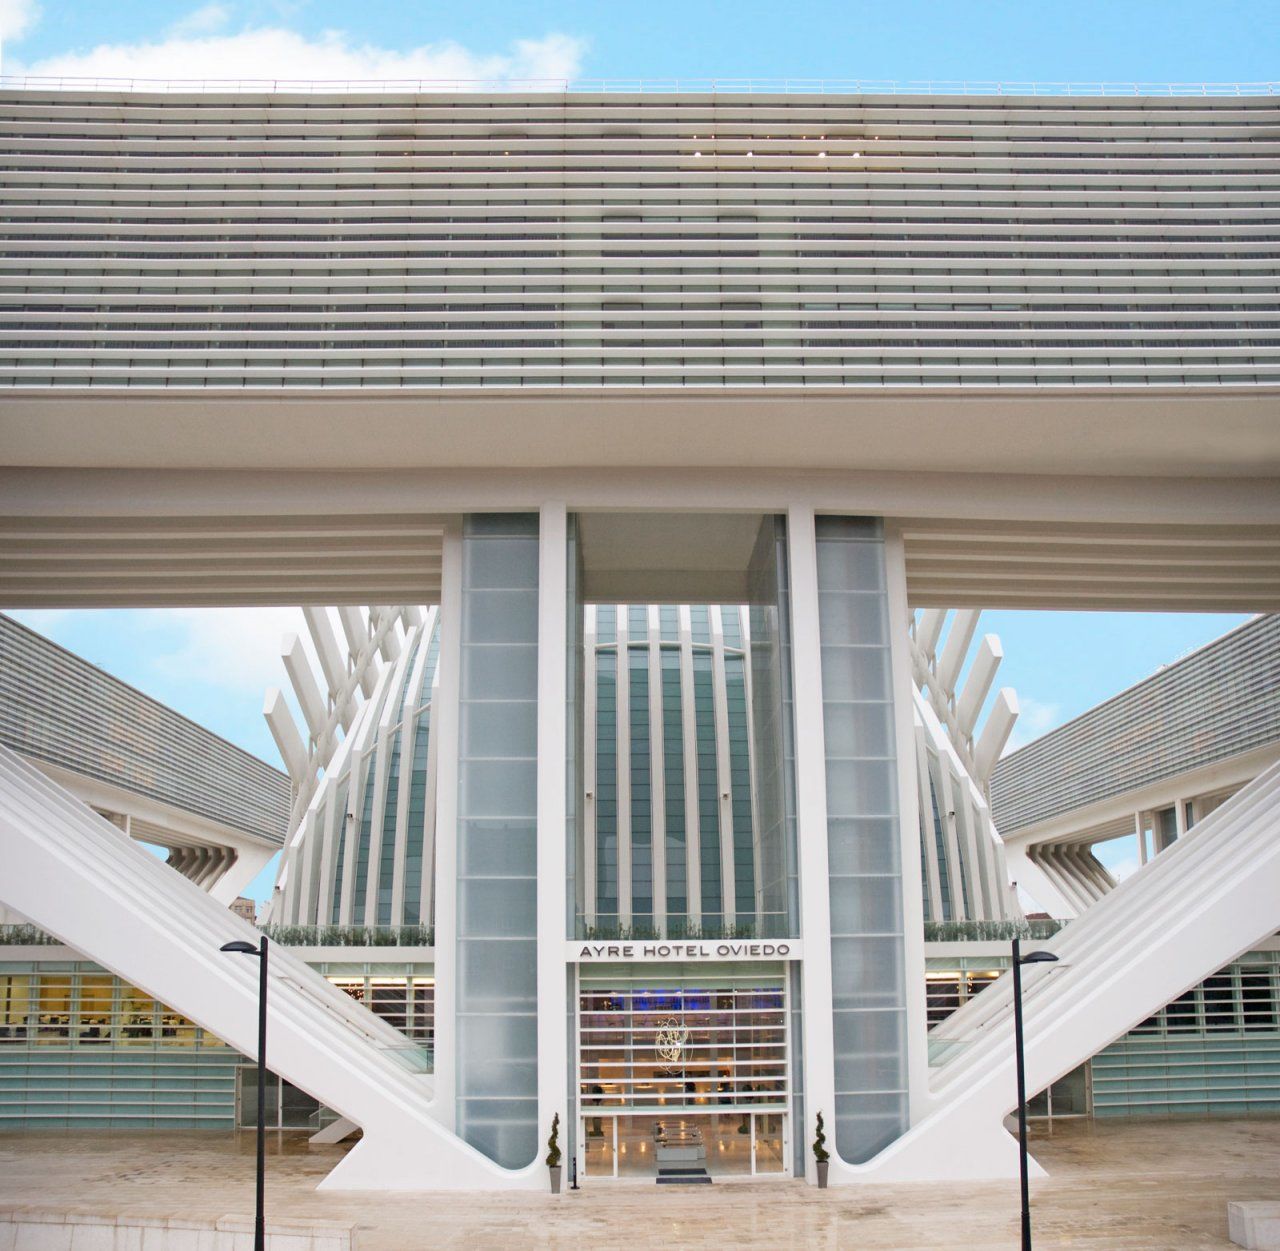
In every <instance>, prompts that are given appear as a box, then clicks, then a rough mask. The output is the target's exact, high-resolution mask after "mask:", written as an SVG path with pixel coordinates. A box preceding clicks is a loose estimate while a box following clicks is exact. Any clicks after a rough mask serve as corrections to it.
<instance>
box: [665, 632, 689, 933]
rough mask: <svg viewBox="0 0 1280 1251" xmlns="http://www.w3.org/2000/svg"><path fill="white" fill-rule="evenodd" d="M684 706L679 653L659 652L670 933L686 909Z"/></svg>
mask: <svg viewBox="0 0 1280 1251" xmlns="http://www.w3.org/2000/svg"><path fill="white" fill-rule="evenodd" d="M683 713H684V709H683V702H682V699H681V694H680V653H679V652H678V651H676V650H675V649H674V648H673V649H665V650H664V651H663V652H662V762H663V802H664V805H665V809H666V811H665V817H666V820H665V826H666V839H667V921H668V929H667V932H668V933H669V934H676V933H679V932H680V931H681V930H682V929H683V928H684V927H685V925H686V924H687V921H688V917H687V913H688V910H689V870H688V862H687V859H686V857H687V851H688V835H687V832H686V830H685V806H684V805H685V786H684V715H683Z"/></svg>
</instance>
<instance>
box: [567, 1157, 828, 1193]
mask: <svg viewBox="0 0 1280 1251" xmlns="http://www.w3.org/2000/svg"><path fill="white" fill-rule="evenodd" d="M547 1172H548V1173H550V1174H551V1193H552V1194H553V1195H558V1194H559V1193H560V1174H561V1173H563V1172H564V1169H563V1168H562V1167H561V1166H560V1165H559V1164H557V1165H555V1166H554V1167H552V1168H549V1169H547ZM823 1185H826V1181H825V1179H824V1181H823Z"/></svg>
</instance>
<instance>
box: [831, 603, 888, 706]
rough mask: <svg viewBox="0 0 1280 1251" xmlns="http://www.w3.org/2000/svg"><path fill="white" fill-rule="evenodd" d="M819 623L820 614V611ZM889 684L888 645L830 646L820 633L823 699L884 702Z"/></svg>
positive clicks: (886, 698)
mask: <svg viewBox="0 0 1280 1251" xmlns="http://www.w3.org/2000/svg"><path fill="white" fill-rule="evenodd" d="M818 620H819V622H821V620H822V614H821V612H819V615H818ZM891 694H892V691H891V688H890V684H889V649H888V647H831V646H828V644H827V633H826V631H825V630H824V631H823V632H822V698H823V700H824V702H825V701H826V700H829V699H830V700H847V699H858V700H875V701H879V702H881V703H884V702H885V701H887V700H888V699H889V698H890V696H891Z"/></svg>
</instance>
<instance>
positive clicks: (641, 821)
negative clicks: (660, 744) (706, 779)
mask: <svg viewBox="0 0 1280 1251" xmlns="http://www.w3.org/2000/svg"><path fill="white" fill-rule="evenodd" d="M642 611H643V610H642ZM628 668H629V672H630V679H631V692H630V693H631V699H630V708H631V923H632V925H634V926H637V927H639V928H641V929H642V930H643V929H647V928H649V927H651V926H652V925H653V804H652V802H651V799H652V791H653V782H652V776H651V774H652V764H651V760H650V755H649V650H648V648H647V647H633V648H631V649H630V656H629V657H628Z"/></svg>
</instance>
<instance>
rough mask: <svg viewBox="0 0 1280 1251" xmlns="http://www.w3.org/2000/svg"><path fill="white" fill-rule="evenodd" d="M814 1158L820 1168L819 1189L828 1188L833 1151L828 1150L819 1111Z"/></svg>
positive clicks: (814, 1141) (814, 1142)
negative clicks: (828, 1173) (828, 1171)
mask: <svg viewBox="0 0 1280 1251" xmlns="http://www.w3.org/2000/svg"><path fill="white" fill-rule="evenodd" d="M813 1158H814V1162H815V1164H816V1166H817V1169H818V1189H819V1190H826V1188H827V1170H828V1169H829V1168H830V1167H831V1152H830V1151H828V1150H827V1135H826V1134H825V1133H824V1132H823V1127H822V1113H821V1112H819V1113H818V1132H817V1136H816V1137H815V1138H814V1140H813Z"/></svg>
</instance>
